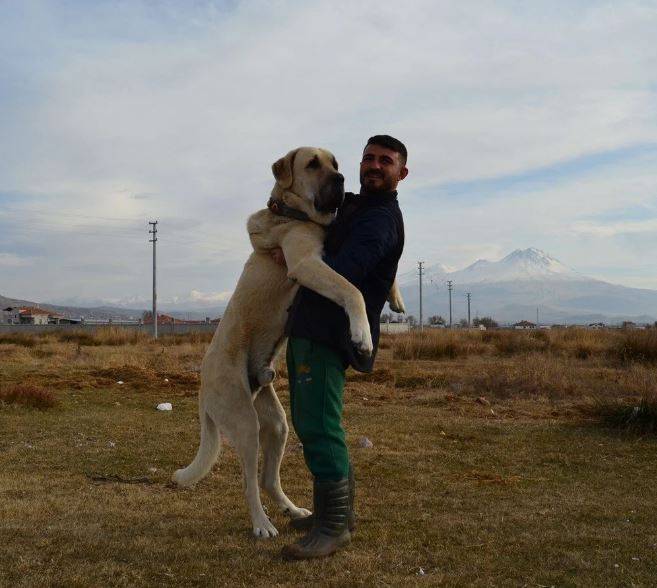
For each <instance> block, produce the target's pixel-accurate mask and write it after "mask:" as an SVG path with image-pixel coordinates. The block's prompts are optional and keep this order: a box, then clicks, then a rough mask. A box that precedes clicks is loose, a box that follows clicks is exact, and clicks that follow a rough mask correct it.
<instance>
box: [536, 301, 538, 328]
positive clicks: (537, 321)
mask: <svg viewBox="0 0 657 588" xmlns="http://www.w3.org/2000/svg"><path fill="white" fill-rule="evenodd" d="M536 326H537V327H538V306H537V307H536Z"/></svg>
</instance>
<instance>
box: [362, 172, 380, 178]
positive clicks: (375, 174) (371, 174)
mask: <svg viewBox="0 0 657 588" xmlns="http://www.w3.org/2000/svg"><path fill="white" fill-rule="evenodd" d="M365 177H366V178H382V177H383V174H382V173H381V172H367V173H366V174H365Z"/></svg>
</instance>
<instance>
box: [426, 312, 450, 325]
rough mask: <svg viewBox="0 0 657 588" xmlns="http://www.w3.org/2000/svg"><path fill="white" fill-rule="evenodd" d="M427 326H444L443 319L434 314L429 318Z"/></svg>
mask: <svg viewBox="0 0 657 588" xmlns="http://www.w3.org/2000/svg"><path fill="white" fill-rule="evenodd" d="M429 324H430V325H445V324H446V323H445V319H444V318H443V317H442V316H440V315H439V314H434V315H433V316H430V317H429Z"/></svg>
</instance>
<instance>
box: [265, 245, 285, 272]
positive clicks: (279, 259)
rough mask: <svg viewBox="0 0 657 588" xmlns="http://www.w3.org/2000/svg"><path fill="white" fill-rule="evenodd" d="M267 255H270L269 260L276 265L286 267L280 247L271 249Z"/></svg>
mask: <svg viewBox="0 0 657 588" xmlns="http://www.w3.org/2000/svg"><path fill="white" fill-rule="evenodd" d="M269 255H271V258H272V259H273V260H274V261H275V262H276V263H277V264H278V265H283V266H285V267H287V263H285V255H283V250H282V249H281V248H280V247H276V248H275V249H271V250H270V251H269Z"/></svg>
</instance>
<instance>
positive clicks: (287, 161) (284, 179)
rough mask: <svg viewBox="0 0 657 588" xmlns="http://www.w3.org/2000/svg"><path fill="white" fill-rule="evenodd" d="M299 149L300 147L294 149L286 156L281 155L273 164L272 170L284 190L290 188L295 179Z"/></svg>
mask: <svg viewBox="0 0 657 588" xmlns="http://www.w3.org/2000/svg"><path fill="white" fill-rule="evenodd" d="M297 151H298V149H293V150H292V151H290V152H289V153H288V154H287V155H286V156H285V157H281V158H280V159H279V160H278V161H277V162H275V163H274V164H273V165H272V166H271V171H272V173H273V174H274V177H275V178H276V181H277V182H278V183H279V184H280V186H281V188H283V189H284V190H287V189H288V188H290V187H291V186H292V182H293V181H294V172H293V169H294V158H295V157H296V155H297Z"/></svg>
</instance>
